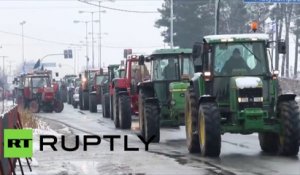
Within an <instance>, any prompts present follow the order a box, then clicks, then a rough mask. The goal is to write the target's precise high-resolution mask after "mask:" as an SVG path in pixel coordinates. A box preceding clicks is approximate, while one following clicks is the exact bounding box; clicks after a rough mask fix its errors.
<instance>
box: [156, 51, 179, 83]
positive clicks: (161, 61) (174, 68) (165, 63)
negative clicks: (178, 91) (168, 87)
mask: <svg viewBox="0 0 300 175" xmlns="http://www.w3.org/2000/svg"><path fill="white" fill-rule="evenodd" d="M178 62H179V61H178V58H177V57H175V56H169V57H163V58H155V60H154V61H153V68H154V72H153V75H154V77H153V79H154V80H168V81H172V80H179V79H180V74H179V71H180V70H179V63H178Z"/></svg>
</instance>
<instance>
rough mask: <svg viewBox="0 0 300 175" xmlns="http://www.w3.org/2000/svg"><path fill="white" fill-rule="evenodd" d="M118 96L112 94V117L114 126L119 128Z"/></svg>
mask: <svg viewBox="0 0 300 175" xmlns="http://www.w3.org/2000/svg"><path fill="white" fill-rule="evenodd" d="M118 98H119V96H118V95H117V94H116V92H115V94H114V97H113V106H112V108H113V114H114V115H113V117H114V123H115V127H116V128H119V127H120V122H119V103H118Z"/></svg>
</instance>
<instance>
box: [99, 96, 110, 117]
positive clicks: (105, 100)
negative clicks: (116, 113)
mask: <svg viewBox="0 0 300 175" xmlns="http://www.w3.org/2000/svg"><path fill="white" fill-rule="evenodd" d="M101 101H102V115H103V117H104V118H109V113H110V109H109V94H108V93H106V94H103V96H102V100H101Z"/></svg>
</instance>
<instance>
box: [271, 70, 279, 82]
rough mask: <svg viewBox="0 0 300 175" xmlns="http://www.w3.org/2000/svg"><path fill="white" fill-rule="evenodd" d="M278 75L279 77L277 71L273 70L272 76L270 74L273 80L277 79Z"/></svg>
mask: <svg viewBox="0 0 300 175" xmlns="http://www.w3.org/2000/svg"><path fill="white" fill-rule="evenodd" d="M278 75H279V71H278V70H274V71H273V74H272V78H273V79H274V80H275V79H277V78H278Z"/></svg>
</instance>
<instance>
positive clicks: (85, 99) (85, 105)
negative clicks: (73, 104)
mask: <svg viewBox="0 0 300 175" xmlns="http://www.w3.org/2000/svg"><path fill="white" fill-rule="evenodd" d="M82 102H83V110H88V109H89V92H87V91H83V92H82Z"/></svg>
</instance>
